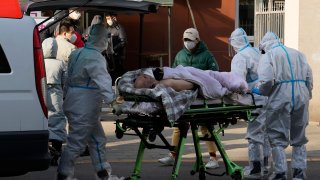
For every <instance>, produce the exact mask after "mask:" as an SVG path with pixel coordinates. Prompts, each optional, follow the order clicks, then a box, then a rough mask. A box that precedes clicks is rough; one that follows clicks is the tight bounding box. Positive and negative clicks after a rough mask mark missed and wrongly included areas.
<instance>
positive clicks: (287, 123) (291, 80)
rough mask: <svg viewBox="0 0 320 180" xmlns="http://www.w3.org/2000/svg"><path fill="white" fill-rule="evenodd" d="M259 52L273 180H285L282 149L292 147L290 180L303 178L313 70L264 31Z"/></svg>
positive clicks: (300, 56) (285, 171) (260, 88)
mask: <svg viewBox="0 0 320 180" xmlns="http://www.w3.org/2000/svg"><path fill="white" fill-rule="evenodd" d="M259 49H260V50H264V51H265V52H266V54H265V55H264V56H262V58H261V60H260V62H259V68H258V75H259V81H260V83H261V84H260V85H259V90H260V92H261V94H263V95H266V96H268V97H269V98H268V105H267V112H268V113H267V114H266V118H267V119H266V124H267V133H268V136H269V139H270V143H271V147H272V157H273V162H274V174H273V176H274V177H273V178H274V179H286V177H287V174H286V173H287V170H288V168H287V161H286V154H285V148H286V147H287V146H288V145H289V144H290V145H291V146H292V162H291V166H292V168H293V179H306V174H305V169H306V168H307V161H306V156H307V155H306V147H305V144H306V143H307V142H308V139H307V137H306V135H305V129H306V126H307V125H308V118H309V114H308V108H309V100H310V99H311V97H312V94H311V90H312V87H313V80H312V71H311V68H310V66H309V65H308V62H307V60H306V58H305V56H304V55H303V54H302V53H301V52H299V51H297V50H295V49H291V48H288V47H285V46H284V45H282V44H281V43H280V41H279V38H278V37H277V36H276V35H275V34H274V33H272V32H267V33H266V34H265V36H264V37H263V38H262V40H261V43H260V46H259Z"/></svg>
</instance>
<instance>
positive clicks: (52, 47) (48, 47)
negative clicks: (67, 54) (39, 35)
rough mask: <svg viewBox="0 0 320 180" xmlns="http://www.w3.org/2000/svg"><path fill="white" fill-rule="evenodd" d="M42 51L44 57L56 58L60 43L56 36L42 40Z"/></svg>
mask: <svg viewBox="0 0 320 180" xmlns="http://www.w3.org/2000/svg"><path fill="white" fill-rule="evenodd" d="M42 51H43V57H44V58H56V56H57V51H58V45H57V41H56V40H55V39H54V38H47V39H45V40H44V41H43V42H42Z"/></svg>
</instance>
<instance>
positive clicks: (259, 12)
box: [254, 0, 285, 45]
mask: <svg viewBox="0 0 320 180" xmlns="http://www.w3.org/2000/svg"><path fill="white" fill-rule="evenodd" d="M284 7H285V2H284V1H274V2H273V1H272V0H269V1H268V2H264V1H262V0H255V33H254V34H255V36H254V37H255V39H254V43H255V45H258V44H259V43H260V40H261V39H262V37H263V36H264V34H265V33H266V32H268V31H272V32H274V33H275V34H277V35H278V37H279V39H280V41H281V42H284V20H285V19H284V16H285V13H284Z"/></svg>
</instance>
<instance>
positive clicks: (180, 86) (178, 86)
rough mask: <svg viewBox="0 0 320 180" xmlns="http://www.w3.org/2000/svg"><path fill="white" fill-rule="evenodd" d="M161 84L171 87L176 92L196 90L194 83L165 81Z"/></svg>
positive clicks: (176, 80)
mask: <svg viewBox="0 0 320 180" xmlns="http://www.w3.org/2000/svg"><path fill="white" fill-rule="evenodd" d="M159 83H160V84H163V85H165V86H168V87H171V88H172V89H174V90H175V91H182V90H192V89H193V88H194V84H193V83H191V82H188V81H185V80H180V79H163V80H161V81H160V82H159Z"/></svg>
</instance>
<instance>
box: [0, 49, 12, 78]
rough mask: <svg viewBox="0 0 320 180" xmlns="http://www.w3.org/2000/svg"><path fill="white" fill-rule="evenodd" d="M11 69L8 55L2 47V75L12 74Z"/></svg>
mask: <svg viewBox="0 0 320 180" xmlns="http://www.w3.org/2000/svg"><path fill="white" fill-rule="evenodd" d="M10 72H11V68H10V66H9V63H8V60H7V57H6V55H5V54H4V52H3V49H2V47H1V46H0V73H10Z"/></svg>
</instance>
